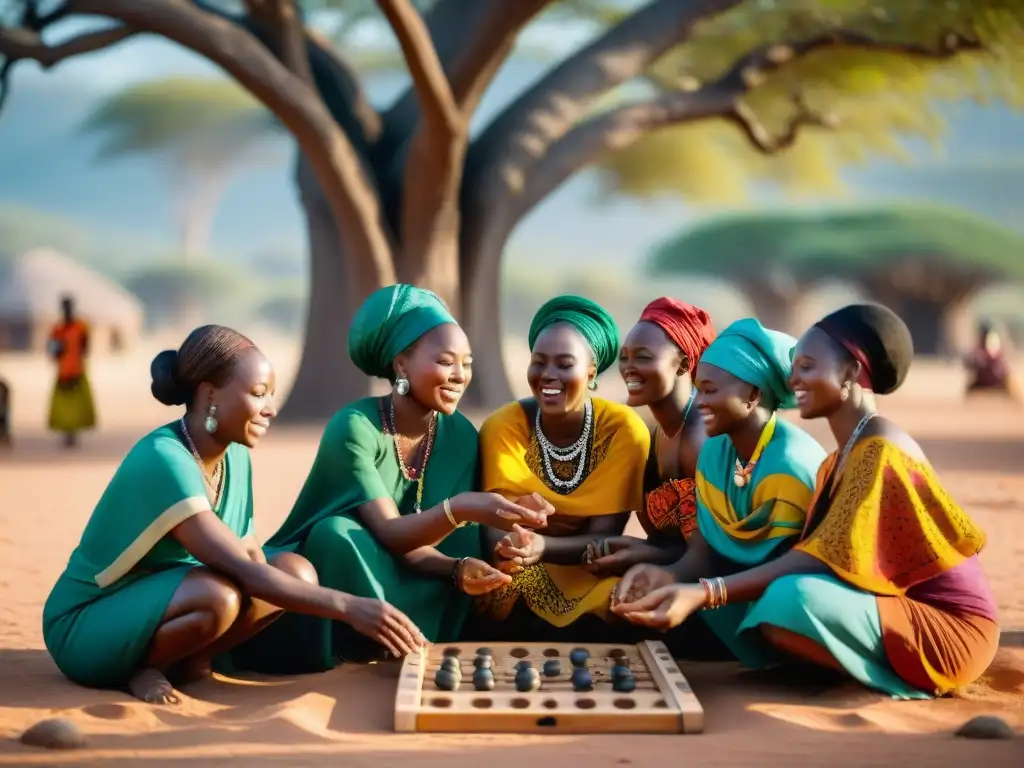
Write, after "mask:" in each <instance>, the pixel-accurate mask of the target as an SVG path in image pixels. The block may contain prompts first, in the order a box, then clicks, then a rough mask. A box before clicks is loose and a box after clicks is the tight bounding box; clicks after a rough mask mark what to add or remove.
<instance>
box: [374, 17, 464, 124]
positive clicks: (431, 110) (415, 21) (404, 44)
mask: <svg viewBox="0 0 1024 768" xmlns="http://www.w3.org/2000/svg"><path fill="white" fill-rule="evenodd" d="M377 4H378V5H379V6H380V9H381V11H382V12H383V13H384V16H385V18H387V20H388V23H389V24H390V25H391V29H392V30H393V31H394V33H395V37H397V38H398V44H399V46H400V47H401V48H402V54H403V55H404V56H405V61H406V64H408V66H409V74H410V76H411V77H412V82H413V87H414V89H415V91H416V95H417V99H418V101H419V104H420V110H421V111H422V113H423V118H424V120H425V121H426V123H427V124H428V125H429V126H430V130H432V131H438V132H439V133H444V134H454V133H456V132H458V131H459V130H460V129H461V128H462V124H463V122H464V121H463V120H462V119H461V118H460V115H459V109H458V106H457V105H456V104H455V97H454V95H452V89H451V85H449V83H448V78H447V77H446V76H445V73H444V69H443V67H442V66H441V60H440V59H439V58H438V55H437V50H436V49H435V48H434V43H433V41H432V40H431V39H430V31H429V30H428V29H427V25H426V24H425V23H424V22H423V17H422V16H420V14H419V12H418V11H417V10H416V9H415V8H414V7H413V6H412V4H411V3H410V2H409V0H377Z"/></svg>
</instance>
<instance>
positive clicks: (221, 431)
mask: <svg viewBox="0 0 1024 768" xmlns="http://www.w3.org/2000/svg"><path fill="white" fill-rule="evenodd" d="M276 388H277V377H276V375H275V373H274V368H273V366H272V365H271V364H270V361H269V360H267V358H266V357H264V356H263V353H262V352H260V351H259V350H258V349H257V348H256V347H250V348H249V349H248V350H246V351H245V352H243V353H242V355H241V356H240V357H239V358H238V360H237V361H236V362H235V365H234V367H233V369H232V371H231V375H230V376H228V378H227V380H226V381H225V382H224V384H223V386H220V387H216V386H214V385H212V384H210V383H204V384H202V385H201V386H200V388H199V390H198V391H197V393H196V406H197V407H199V408H200V409H201V410H202V411H203V412H206V411H207V409H208V408H209V406H210V405H211V404H213V405H215V406H216V407H217V412H216V418H217V424H218V426H217V432H216V434H215V437H216V438H217V439H218V440H219V441H220V442H222V443H225V444H226V443H241V444H242V445H244V446H246V447H248V448H255V447H256V444H257V443H258V442H259V441H260V438H261V437H263V435H264V434H266V432H267V430H268V429H269V428H270V422H271V421H272V420H273V418H274V417H275V416H277V406H276V405H274V394H275V391H276Z"/></svg>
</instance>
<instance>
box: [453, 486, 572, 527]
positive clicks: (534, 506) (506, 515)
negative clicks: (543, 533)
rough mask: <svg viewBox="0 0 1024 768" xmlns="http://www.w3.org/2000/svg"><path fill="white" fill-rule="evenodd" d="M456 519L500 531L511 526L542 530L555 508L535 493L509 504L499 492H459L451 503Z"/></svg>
mask: <svg viewBox="0 0 1024 768" xmlns="http://www.w3.org/2000/svg"><path fill="white" fill-rule="evenodd" d="M451 505H452V508H453V509H454V511H455V512H456V513H457V516H458V517H459V518H461V519H463V520H467V521H471V522H474V523H480V524H481V525H486V526H489V527H491V528H497V529H499V530H502V531H511V530H512V526H514V525H525V526H527V527H529V528H545V527H547V524H548V515H550V514H554V512H555V508H554V507H552V506H551V505H550V504H549V503H548V502H547V501H545V500H544V499H543V498H542V497H540V496H539V495H537V494H535V493H531V494H529V495H527V496H522V497H520V498H519V499H517V500H516V501H509V500H508V499H506V498H505V497H504V496H502V495H501V494H500V493H479V492H473V491H468V492H466V493H460V494H459V495H458V496H456V497H455V498H453V499H452V500H451Z"/></svg>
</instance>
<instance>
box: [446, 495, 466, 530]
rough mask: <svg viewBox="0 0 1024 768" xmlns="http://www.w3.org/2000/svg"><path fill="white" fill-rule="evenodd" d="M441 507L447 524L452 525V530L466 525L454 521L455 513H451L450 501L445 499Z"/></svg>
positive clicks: (464, 522)
mask: <svg viewBox="0 0 1024 768" xmlns="http://www.w3.org/2000/svg"><path fill="white" fill-rule="evenodd" d="M442 506H443V507H444V516H445V517H447V518H448V522H449V523H451V524H452V528H461V527H462V526H464V525H465V524H466V521H465V520H463V521H462V522H461V523H460V522H459V521H458V520H456V519H455V513H454V512H452V500H451V499H445V500H444V502H443V503H442Z"/></svg>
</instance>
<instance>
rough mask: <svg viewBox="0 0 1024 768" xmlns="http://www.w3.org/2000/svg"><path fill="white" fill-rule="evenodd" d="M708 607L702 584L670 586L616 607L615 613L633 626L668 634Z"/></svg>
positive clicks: (613, 610) (613, 608)
mask: <svg viewBox="0 0 1024 768" xmlns="http://www.w3.org/2000/svg"><path fill="white" fill-rule="evenodd" d="M705 605H707V593H706V592H705V591H704V587H702V586H700V585H699V584H671V585H669V586H667V587H661V588H659V589H656V590H654V591H653V592H650V593H649V594H647V596H645V597H641V598H640V599H638V600H634V601H632V602H628V603H624V602H623V603H616V604H615V605H613V606H612V612H613V613H616V614H618V615H619V616H622V617H623V618H624V619H626V620H627V621H630V622H632V623H633V624H638V625H640V626H642V627H650V628H651V629H657V630H660V631H662V632H667V631H668V630H670V629H672V628H673V627H678V626H679V625H680V624H682V623H683V622H684V621H686V620H687V619H688V618H689V617H690V616H691V615H693V614H694V613H696V612H697V611H699V610H700V609H701V608H704V607H705Z"/></svg>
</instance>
